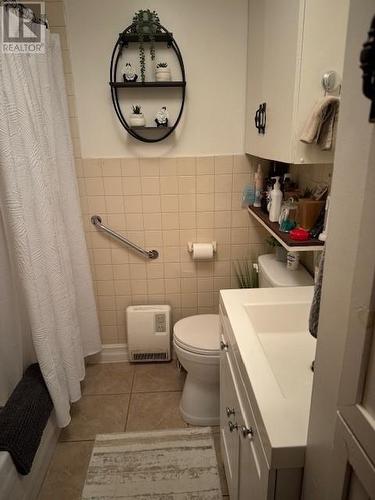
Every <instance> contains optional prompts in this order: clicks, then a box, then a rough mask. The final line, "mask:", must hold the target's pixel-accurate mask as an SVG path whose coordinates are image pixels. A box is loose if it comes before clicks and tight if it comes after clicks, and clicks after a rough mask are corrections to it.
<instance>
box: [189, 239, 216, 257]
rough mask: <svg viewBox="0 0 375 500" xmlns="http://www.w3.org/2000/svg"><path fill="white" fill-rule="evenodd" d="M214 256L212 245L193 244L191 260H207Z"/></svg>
mask: <svg viewBox="0 0 375 500" xmlns="http://www.w3.org/2000/svg"><path fill="white" fill-rule="evenodd" d="M213 256H214V247H213V245H212V243H194V244H193V259H194V260H208V259H212V258H213Z"/></svg>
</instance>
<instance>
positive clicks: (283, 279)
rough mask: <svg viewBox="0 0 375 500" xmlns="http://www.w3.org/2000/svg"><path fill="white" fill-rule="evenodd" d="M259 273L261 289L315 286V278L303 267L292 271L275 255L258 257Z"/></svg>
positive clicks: (268, 254)
mask: <svg viewBox="0 0 375 500" xmlns="http://www.w3.org/2000/svg"><path fill="white" fill-rule="evenodd" d="M258 271H259V275H258V277H259V288H271V287H283V286H312V285H314V279H313V277H312V276H311V275H310V274H309V273H308V272H307V270H306V269H305V268H304V267H303V266H302V265H300V266H299V268H298V269H296V270H295V271H290V270H289V269H287V267H286V263H285V262H281V261H279V260H277V258H276V255H275V254H274V253H267V254H265V255H260V256H259V257H258Z"/></svg>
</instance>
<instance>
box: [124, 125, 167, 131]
mask: <svg viewBox="0 0 375 500" xmlns="http://www.w3.org/2000/svg"><path fill="white" fill-rule="evenodd" d="M130 128H131V129H135V130H159V131H160V130H170V129H171V128H172V127H156V126H155V127H145V126H143V125H142V126H139V127H138V126H130Z"/></svg>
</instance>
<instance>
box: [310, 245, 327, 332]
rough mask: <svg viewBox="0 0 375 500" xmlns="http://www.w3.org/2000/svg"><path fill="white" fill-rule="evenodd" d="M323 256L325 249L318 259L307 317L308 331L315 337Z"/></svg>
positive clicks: (317, 324) (320, 293) (317, 323)
mask: <svg viewBox="0 0 375 500" xmlns="http://www.w3.org/2000/svg"><path fill="white" fill-rule="evenodd" d="M324 256H325V250H323V252H322V255H321V257H320V261H319V269H318V276H317V279H316V283H315V289H314V297H313V301H312V304H311V309H310V317H309V331H310V333H311V335H312V336H313V337H315V338H317V335H318V326H319V312H320V298H321V295H322V282H323V271H324Z"/></svg>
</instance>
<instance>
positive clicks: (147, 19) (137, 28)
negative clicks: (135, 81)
mask: <svg viewBox="0 0 375 500" xmlns="http://www.w3.org/2000/svg"><path fill="white" fill-rule="evenodd" d="M131 31H132V33H136V34H137V35H138V39H139V64H140V70H141V80H142V82H144V81H145V73H146V57H145V47H144V41H145V39H146V38H147V39H148V40H149V41H150V44H151V45H150V56H151V60H152V61H153V60H154V59H155V45H154V42H155V35H156V34H157V33H160V32H161V29H160V19H159V16H158V14H157V13H156V12H155V11H154V10H153V11H151V10H150V9H147V10H143V9H141V10H139V11H138V12H136V13H135V14H134V17H133V24H132V27H131Z"/></svg>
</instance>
